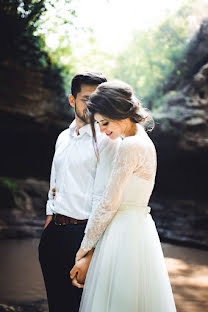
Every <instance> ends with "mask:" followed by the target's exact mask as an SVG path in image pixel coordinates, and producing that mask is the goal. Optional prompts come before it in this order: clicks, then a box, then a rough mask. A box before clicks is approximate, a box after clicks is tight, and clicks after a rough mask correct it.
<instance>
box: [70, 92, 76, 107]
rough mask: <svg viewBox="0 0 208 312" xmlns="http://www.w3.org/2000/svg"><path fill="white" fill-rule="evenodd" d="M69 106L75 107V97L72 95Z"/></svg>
mask: <svg viewBox="0 0 208 312" xmlns="http://www.w3.org/2000/svg"><path fill="white" fill-rule="evenodd" d="M69 104H70V105H71V106H72V107H75V98H74V97H73V95H72V94H69Z"/></svg>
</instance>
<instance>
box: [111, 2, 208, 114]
mask: <svg viewBox="0 0 208 312" xmlns="http://www.w3.org/2000/svg"><path fill="white" fill-rule="evenodd" d="M197 3H199V0H195V1H192V0H188V1H186V2H185V4H184V5H183V6H182V7H181V8H180V9H179V10H178V11H177V12H176V13H175V14H173V15H169V16H167V17H166V19H165V20H163V21H162V22H160V23H159V25H157V26H154V28H151V29H149V30H146V31H139V32H138V31H137V32H135V33H134V34H133V39H132V41H131V42H130V44H129V45H128V47H127V48H126V50H125V51H122V52H121V53H120V54H119V55H118V56H117V59H116V66H115V69H114V70H113V76H114V78H116V79H121V80H124V81H126V82H128V83H129V84H130V85H131V86H132V87H133V89H134V90H135V93H136V94H137V96H138V97H140V98H141V99H143V100H144V102H145V104H146V105H147V106H148V107H149V108H150V109H151V108H154V107H157V106H158V105H159V103H160V102H161V100H160V98H161V97H163V96H164V94H165V93H167V92H170V91H171V90H175V89H177V88H180V87H181V82H182V81H183V78H184V76H185V74H186V72H187V70H188V65H187V60H186V49H187V46H188V43H189V41H190V38H191V33H190V29H189V16H191V15H192V14H193V11H194V8H195V7H197ZM200 3H201V2H200ZM205 6H206V5H205V4H204V6H202V9H203V7H205ZM197 8H198V7H197ZM202 9H201V10H202Z"/></svg>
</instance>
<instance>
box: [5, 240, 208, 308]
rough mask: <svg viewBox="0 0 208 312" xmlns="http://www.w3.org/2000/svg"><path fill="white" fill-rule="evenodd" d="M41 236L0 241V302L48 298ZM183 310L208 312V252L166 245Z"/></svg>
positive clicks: (169, 263)
mask: <svg viewBox="0 0 208 312" xmlns="http://www.w3.org/2000/svg"><path fill="white" fill-rule="evenodd" d="M38 243H39V240H38V239H25V240H1V241H0V303H6V302H14V303H15V302H17V303H19V302H30V301H36V300H39V299H44V298H46V293H45V289H44V284H43V278H42V275H41V270H40V266H39V262H38ZM162 247H163V252H164V256H165V260H166V265H167V268H168V272H169V276H170V280H171V285H172V288H173V293H174V297H175V301H176V304H177V307H178V308H179V309H178V310H180V312H183V311H184V312H185V311H189V312H191V311H193V312H197V311H203V312H205V311H208V303H207V293H208V251H204V250H198V249H194V248H186V247H179V246H173V245H170V244H162Z"/></svg>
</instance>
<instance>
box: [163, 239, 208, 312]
mask: <svg viewBox="0 0 208 312" xmlns="http://www.w3.org/2000/svg"><path fill="white" fill-rule="evenodd" d="M162 245H163V252H164V256H165V261H166V265H167V268H168V272H169V277H170V280H171V285H172V289H173V294H174V298H175V303H176V307H177V312H208V251H204V250H198V249H192V248H185V247H179V246H174V245H169V244H162Z"/></svg>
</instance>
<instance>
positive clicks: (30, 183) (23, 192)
mask: <svg viewBox="0 0 208 312" xmlns="http://www.w3.org/2000/svg"><path fill="white" fill-rule="evenodd" d="M12 183H13V184H14V185H16V190H15V191H11V190H8V189H6V188H3V187H2V186H1V188H0V196H1V207H0V238H26V237H40V234H41V232H42V230H43V225H44V221H45V203H46V200H47V193H48V187H49V185H48V182H45V181H40V180H36V179H34V178H33V179H31V178H28V179H25V180H17V179H12ZM8 193H9V194H8ZM8 198H10V202H9V201H8Z"/></svg>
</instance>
